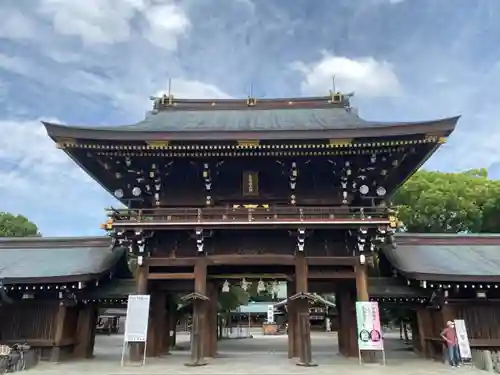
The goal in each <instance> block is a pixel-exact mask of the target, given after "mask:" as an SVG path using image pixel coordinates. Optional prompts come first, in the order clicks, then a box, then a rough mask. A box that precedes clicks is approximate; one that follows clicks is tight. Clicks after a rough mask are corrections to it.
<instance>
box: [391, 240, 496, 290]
mask: <svg viewBox="0 0 500 375" xmlns="http://www.w3.org/2000/svg"><path fill="white" fill-rule="evenodd" d="M383 252H384V254H385V256H386V257H387V259H388V261H389V262H390V263H391V264H392V265H393V267H394V268H395V269H396V270H397V271H399V273H401V274H403V275H404V276H405V277H407V278H409V279H414V280H427V281H448V282H500V234H492V235H490V234H471V235H461V234H458V235H457V234H410V233H408V234H401V233H400V234H397V235H396V236H395V243H394V244H393V245H389V246H386V247H385V248H384V249H383Z"/></svg>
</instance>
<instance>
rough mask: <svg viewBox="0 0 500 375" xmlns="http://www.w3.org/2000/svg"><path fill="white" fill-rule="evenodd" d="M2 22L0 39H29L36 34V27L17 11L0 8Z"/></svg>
mask: <svg viewBox="0 0 500 375" xmlns="http://www.w3.org/2000/svg"><path fill="white" fill-rule="evenodd" d="M0 14H1V15H2V22H1V23H0V38H5V39H29V38H31V37H33V36H34V35H35V34H36V25H35V23H34V22H33V20H31V19H30V18H28V17H26V16H25V15H23V13H22V12H21V11H19V10H17V9H12V8H2V7H0Z"/></svg>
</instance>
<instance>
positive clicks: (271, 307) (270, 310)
mask: <svg viewBox="0 0 500 375" xmlns="http://www.w3.org/2000/svg"><path fill="white" fill-rule="evenodd" d="M267 322H268V323H274V305H267Z"/></svg>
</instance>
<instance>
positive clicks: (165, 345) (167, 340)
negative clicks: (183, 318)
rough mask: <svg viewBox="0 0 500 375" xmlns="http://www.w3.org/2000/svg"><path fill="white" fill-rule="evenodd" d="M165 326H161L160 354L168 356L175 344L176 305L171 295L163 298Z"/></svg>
mask: <svg viewBox="0 0 500 375" xmlns="http://www.w3.org/2000/svg"><path fill="white" fill-rule="evenodd" d="M165 299H166V301H165V324H164V325H163V335H162V345H161V346H162V349H161V351H162V353H163V354H169V353H170V349H172V348H173V347H174V346H175V344H176V332H177V304H176V302H175V299H174V296H173V295H167V296H166V297H165Z"/></svg>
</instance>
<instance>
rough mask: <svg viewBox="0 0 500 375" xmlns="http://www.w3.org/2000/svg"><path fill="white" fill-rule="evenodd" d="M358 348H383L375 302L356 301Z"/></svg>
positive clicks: (378, 313) (378, 312)
mask: <svg viewBox="0 0 500 375" xmlns="http://www.w3.org/2000/svg"><path fill="white" fill-rule="evenodd" d="M356 322H357V334H358V338H357V339H358V347H359V350H360V351H362V350H382V351H383V350H384V341H383V339H382V330H381V326H380V311H379V307H378V303H377V302H356Z"/></svg>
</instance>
